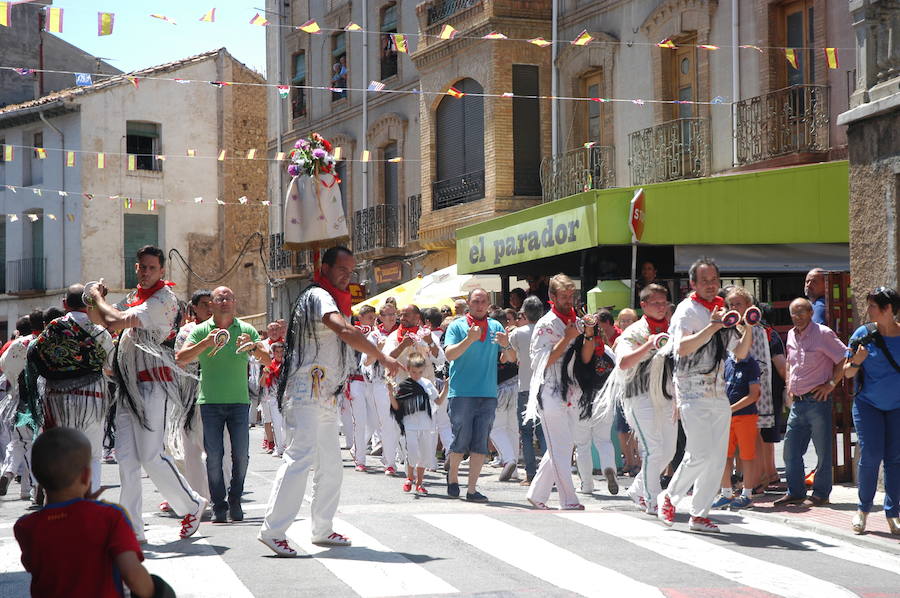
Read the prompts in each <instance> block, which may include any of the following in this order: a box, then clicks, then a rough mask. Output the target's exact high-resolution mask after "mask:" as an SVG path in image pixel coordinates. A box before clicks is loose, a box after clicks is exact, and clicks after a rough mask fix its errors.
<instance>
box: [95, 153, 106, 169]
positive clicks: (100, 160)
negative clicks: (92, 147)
mask: <svg viewBox="0 0 900 598" xmlns="http://www.w3.org/2000/svg"><path fill="white" fill-rule="evenodd" d="M97 168H106V154H104V153H103V152H100V153H99V154H97Z"/></svg>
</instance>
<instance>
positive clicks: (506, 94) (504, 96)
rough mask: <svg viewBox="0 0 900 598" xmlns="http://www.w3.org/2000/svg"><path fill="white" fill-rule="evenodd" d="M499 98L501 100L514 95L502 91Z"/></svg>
mask: <svg viewBox="0 0 900 598" xmlns="http://www.w3.org/2000/svg"><path fill="white" fill-rule="evenodd" d="M500 97H501V98H512V97H515V94H514V93H513V92H511V91H504V92H503V93H502V94H500Z"/></svg>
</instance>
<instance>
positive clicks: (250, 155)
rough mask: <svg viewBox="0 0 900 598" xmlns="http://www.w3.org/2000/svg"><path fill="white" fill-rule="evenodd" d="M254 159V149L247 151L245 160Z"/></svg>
mask: <svg viewBox="0 0 900 598" xmlns="http://www.w3.org/2000/svg"><path fill="white" fill-rule="evenodd" d="M255 158H256V150H255V149H251V150H247V159H248V160H253V159H255Z"/></svg>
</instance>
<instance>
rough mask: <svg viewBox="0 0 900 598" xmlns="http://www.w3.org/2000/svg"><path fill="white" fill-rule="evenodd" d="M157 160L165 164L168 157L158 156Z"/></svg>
mask: <svg viewBox="0 0 900 598" xmlns="http://www.w3.org/2000/svg"><path fill="white" fill-rule="evenodd" d="M156 159H157V160H159V161H160V162H165V161H166V155H165V154H157V156H156Z"/></svg>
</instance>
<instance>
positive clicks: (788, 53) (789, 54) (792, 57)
mask: <svg viewBox="0 0 900 598" xmlns="http://www.w3.org/2000/svg"><path fill="white" fill-rule="evenodd" d="M784 57H785V58H787V61H788V62H789V63H790V65H791V66H792V67H793V68H794V70H800V66H799V65H798V64H797V53H796V52H795V51H794V49H793V48H785V49H784Z"/></svg>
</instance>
